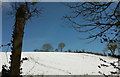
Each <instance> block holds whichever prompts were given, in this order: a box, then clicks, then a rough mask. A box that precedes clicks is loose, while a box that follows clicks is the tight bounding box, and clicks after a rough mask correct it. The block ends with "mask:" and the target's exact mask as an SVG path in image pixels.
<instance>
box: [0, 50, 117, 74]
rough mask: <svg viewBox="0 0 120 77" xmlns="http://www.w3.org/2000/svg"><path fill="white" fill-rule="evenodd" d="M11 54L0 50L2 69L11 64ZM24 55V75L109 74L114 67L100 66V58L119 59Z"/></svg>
mask: <svg viewBox="0 0 120 77" xmlns="http://www.w3.org/2000/svg"><path fill="white" fill-rule="evenodd" d="M9 55H10V52H7V53H6V52H0V71H1V70H2V65H3V64H7V65H9V63H8V60H9ZM22 57H27V58H28V61H24V62H23V64H22V68H23V70H22V71H23V75H100V74H99V73H98V71H101V72H104V73H106V74H109V71H113V70H114V68H113V67H109V68H105V67H104V68H101V69H100V68H98V65H100V64H101V63H103V62H102V61H100V60H99V58H102V59H105V60H107V61H110V62H113V61H117V59H116V58H111V57H105V56H98V55H93V54H87V53H62V52H23V53H22ZM7 58H8V59H7Z"/></svg>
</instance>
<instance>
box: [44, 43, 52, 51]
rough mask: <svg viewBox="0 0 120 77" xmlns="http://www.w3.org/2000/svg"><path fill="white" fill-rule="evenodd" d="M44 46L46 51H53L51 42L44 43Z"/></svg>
mask: <svg viewBox="0 0 120 77" xmlns="http://www.w3.org/2000/svg"><path fill="white" fill-rule="evenodd" d="M42 48H43V49H44V51H45V52H50V51H53V49H54V48H53V47H52V45H51V44H44V45H43V46H42Z"/></svg>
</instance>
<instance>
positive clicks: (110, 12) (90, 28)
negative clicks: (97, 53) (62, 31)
mask: <svg viewBox="0 0 120 77" xmlns="http://www.w3.org/2000/svg"><path fill="white" fill-rule="evenodd" d="M65 5H66V6H68V7H69V8H70V9H71V10H72V14H71V15H66V16H64V18H65V20H67V21H68V22H69V23H70V24H72V27H73V28H74V29H75V30H76V31H78V32H86V33H88V34H89V37H86V39H90V38H94V40H95V39H97V38H98V37H100V38H101V43H102V42H103V41H107V42H108V39H110V40H109V42H113V41H117V42H118V52H119V53H118V55H120V1H118V2H77V3H65ZM81 18H82V19H83V20H84V21H82V20H80V19H81ZM118 66H119V67H120V57H118ZM119 74H120V70H119Z"/></svg>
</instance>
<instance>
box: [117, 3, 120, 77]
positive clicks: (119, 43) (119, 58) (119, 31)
mask: <svg viewBox="0 0 120 77" xmlns="http://www.w3.org/2000/svg"><path fill="white" fill-rule="evenodd" d="M117 11H118V16H117V18H118V24H119V25H118V56H119V57H118V68H120V4H119V5H118V10H117ZM118 76H119V77H120V70H119V69H118Z"/></svg>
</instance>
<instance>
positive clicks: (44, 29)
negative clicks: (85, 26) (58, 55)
mask: <svg viewBox="0 0 120 77" xmlns="http://www.w3.org/2000/svg"><path fill="white" fill-rule="evenodd" d="M3 5H6V6H5V7H3V9H2V43H3V44H7V43H8V42H10V40H11V39H12V38H11V36H12V35H11V34H12V31H13V25H14V22H15V21H14V17H12V16H10V15H8V13H9V11H10V9H11V7H10V5H9V3H3ZM38 6H40V7H43V11H42V14H41V15H40V16H39V17H34V18H32V19H31V20H29V21H28V22H27V23H26V27H25V34H24V41H23V51H26V52H29V51H33V50H34V49H36V48H37V49H42V48H41V47H42V45H43V44H45V43H50V44H51V45H52V46H53V47H54V49H56V48H58V44H59V43H61V42H64V43H65V44H66V47H65V48H64V49H63V50H64V51H65V50H68V49H71V50H81V49H85V51H88V52H100V53H101V52H102V50H103V48H104V47H105V45H104V44H101V43H100V41H99V39H97V40H95V41H93V42H92V43H88V42H89V41H90V40H80V38H81V37H85V36H87V34H85V33H79V32H77V31H75V30H74V29H73V28H72V27H71V25H69V24H67V23H65V21H64V20H63V19H62V17H63V16H65V15H66V14H68V13H70V9H69V8H68V7H66V6H64V5H63V4H61V3H59V2H56V3H55V2H44V3H43V2H42V3H40V4H39V5H38ZM80 20H82V19H80ZM5 50H6V48H3V51H5Z"/></svg>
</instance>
